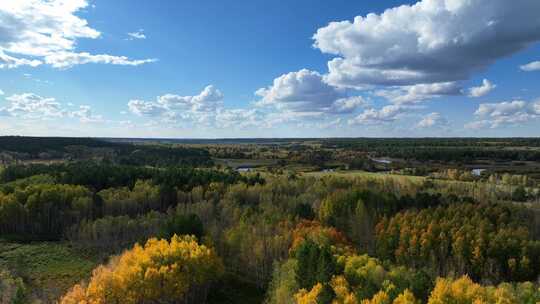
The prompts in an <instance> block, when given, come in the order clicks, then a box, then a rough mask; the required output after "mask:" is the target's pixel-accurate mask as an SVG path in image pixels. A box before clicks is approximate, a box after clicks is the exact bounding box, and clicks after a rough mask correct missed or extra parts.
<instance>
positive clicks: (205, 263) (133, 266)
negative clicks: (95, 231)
mask: <svg viewBox="0 0 540 304" xmlns="http://www.w3.org/2000/svg"><path fill="white" fill-rule="evenodd" d="M222 272H223V266H222V264H221V261H220V259H219V258H218V257H217V256H216V255H215V253H214V251H213V250H211V249H210V248H207V247H206V246H204V245H199V244H198V243H197V240H196V238H195V237H192V236H182V237H179V236H176V235H175V236H174V237H173V238H172V239H171V241H170V242H169V241H167V240H157V239H155V238H153V239H150V240H148V242H147V243H146V245H144V247H142V246H140V245H138V244H137V245H135V246H134V247H133V249H131V250H129V251H126V252H124V253H123V254H122V255H121V256H120V257H118V258H117V259H114V260H113V261H112V262H111V263H110V264H109V265H107V266H99V267H98V268H96V269H95V270H94V272H93V274H92V278H91V279H90V282H89V283H88V285H87V286H86V287H83V286H82V285H77V286H75V287H74V288H73V289H72V290H71V291H70V292H69V293H68V294H66V295H65V296H64V297H63V298H62V300H61V303H62V304H71V303H89V304H94V303H95V304H101V303H103V304H105V303H127V304H129V303H143V302H153V301H159V302H161V301H174V302H176V303H177V302H180V300H182V299H183V298H184V297H185V296H186V295H187V294H188V292H190V291H193V290H194V289H196V288H197V287H201V286H204V285H205V284H207V283H209V282H210V281H212V280H213V279H215V278H216V277H218V276H219V275H221V274H222Z"/></svg>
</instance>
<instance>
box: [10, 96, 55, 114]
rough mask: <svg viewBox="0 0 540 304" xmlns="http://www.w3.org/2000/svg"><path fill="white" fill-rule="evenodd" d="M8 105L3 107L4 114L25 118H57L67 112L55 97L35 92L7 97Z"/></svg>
mask: <svg viewBox="0 0 540 304" xmlns="http://www.w3.org/2000/svg"><path fill="white" fill-rule="evenodd" d="M6 101H8V103H9V104H8V106H7V107H4V108H2V110H3V113H4V115H8V116H13V117H23V118H55V117H62V116H64V115H65V114H66V112H65V110H63V109H62V107H61V105H60V103H59V102H57V101H56V99H54V98H45V97H41V96H39V95H36V94H33V93H24V94H14V95H11V96H9V97H6Z"/></svg>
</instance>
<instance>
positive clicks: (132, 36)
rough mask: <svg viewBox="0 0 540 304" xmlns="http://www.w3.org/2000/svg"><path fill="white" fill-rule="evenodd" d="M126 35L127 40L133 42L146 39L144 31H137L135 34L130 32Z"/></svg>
mask: <svg viewBox="0 0 540 304" xmlns="http://www.w3.org/2000/svg"><path fill="white" fill-rule="evenodd" d="M127 35H128V40H134V39H146V35H145V34H144V30H143V29H139V30H138V31H136V32H130V33H127Z"/></svg>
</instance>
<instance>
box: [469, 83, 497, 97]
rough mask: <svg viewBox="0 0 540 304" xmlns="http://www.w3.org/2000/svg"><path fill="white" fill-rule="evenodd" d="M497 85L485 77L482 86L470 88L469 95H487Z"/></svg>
mask: <svg viewBox="0 0 540 304" xmlns="http://www.w3.org/2000/svg"><path fill="white" fill-rule="evenodd" d="M496 87H497V86H496V85H494V84H492V83H491V82H490V81H489V80H487V79H484V80H483V81H482V85H481V86H478V87H472V88H470V89H469V97H482V96H484V95H487V94H488V93H489V92H491V91H492V90H493V89H495V88H496Z"/></svg>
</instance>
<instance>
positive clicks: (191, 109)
mask: <svg viewBox="0 0 540 304" xmlns="http://www.w3.org/2000/svg"><path fill="white" fill-rule="evenodd" d="M222 103H223V93H221V91H220V90H218V89H216V88H215V87H214V86H213V85H209V86H207V87H205V88H204V89H203V90H202V91H201V93H199V94H198V95H195V96H181V95H176V94H165V95H161V96H158V97H157V98H156V101H144V100H137V99H134V100H130V101H129V102H128V109H129V111H130V112H131V113H133V114H135V115H138V116H148V117H156V116H167V117H169V118H175V117H183V118H188V117H190V116H191V118H194V119H204V116H205V113H209V112H215V111H216V110H217V109H218V107H220V106H221V105H222ZM195 116H196V117H195Z"/></svg>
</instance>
